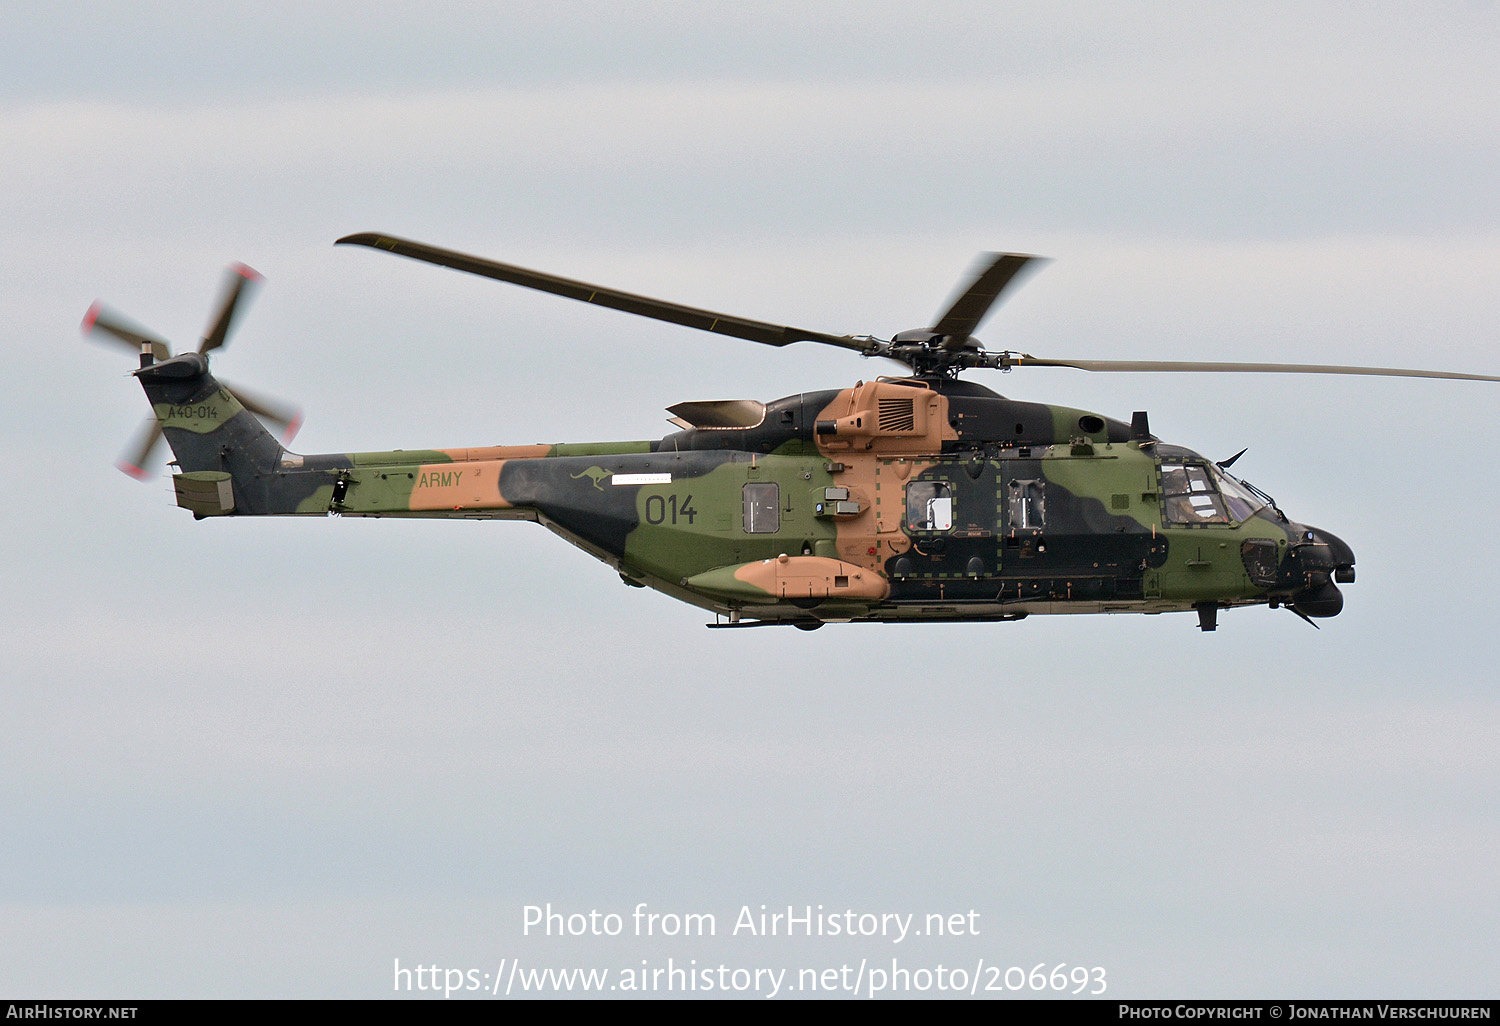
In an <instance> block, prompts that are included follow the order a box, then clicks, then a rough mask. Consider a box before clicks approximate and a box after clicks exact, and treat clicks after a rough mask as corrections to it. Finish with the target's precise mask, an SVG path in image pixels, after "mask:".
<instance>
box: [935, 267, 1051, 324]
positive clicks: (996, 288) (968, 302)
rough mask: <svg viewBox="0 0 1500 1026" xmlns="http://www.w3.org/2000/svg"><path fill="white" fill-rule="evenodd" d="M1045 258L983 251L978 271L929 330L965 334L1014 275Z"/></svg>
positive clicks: (997, 298)
mask: <svg viewBox="0 0 1500 1026" xmlns="http://www.w3.org/2000/svg"><path fill="white" fill-rule="evenodd" d="M1044 262H1045V261H1044V260H1043V259H1042V258H1041V257H1034V256H1027V255H1026V254H1024V253H986V254H984V255H983V256H981V257H980V258H979V260H978V261H976V264H975V268H976V269H977V270H978V273H977V274H975V276H974V280H973V281H972V282H970V283H969V286H968V288H966V289H964V290H963V292H961V293H959V294H958V296H957V298H955V299H954V300H953V302H952V303H950V304H949V305H948V312H947V313H945V314H943V315H942V316H941V317H939V318H938V322H937V324H936V325H934V326H933V329H932V330H933V331H935V332H937V333H939V334H941V335H951V336H953V337H955V338H959V339H964V338H968V337H969V336H970V335H972V334H974V330H975V329H976V328H978V327H979V322H980V321H982V320H984V318H985V315H986V314H988V313H989V312H990V308H991V307H992V306H994V305H995V303H997V302H998V301H999V299H1000V296H1001V294H1002V293H1004V292H1005V290H1006V289H1007V288H1008V287H1009V286H1010V284H1011V283H1012V282H1013V281H1015V279H1016V276H1017V275H1019V274H1020V273H1021V271H1022V270H1023V269H1025V268H1026V266H1027V265H1028V264H1029V265H1031V266H1032V268H1033V269H1035V268H1037V267H1039V266H1041V264H1042V263H1044Z"/></svg>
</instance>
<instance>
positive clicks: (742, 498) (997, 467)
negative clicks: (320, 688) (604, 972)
mask: <svg viewBox="0 0 1500 1026" xmlns="http://www.w3.org/2000/svg"><path fill="white" fill-rule="evenodd" d="M194 361H196V362H194ZM139 376H140V378H141V380H142V383H143V385H144V386H145V388H146V391H147V393H148V395H149V396H150V398H151V401H152V403H153V405H154V407H155V409H156V412H157V416H158V419H159V421H160V423H161V425H162V428H163V431H164V433H165V435H166V437H167V439H168V441H169V442H170V443H171V444H172V447H173V450H174V452H175V453H176V455H177V463H178V465H179V467H180V468H181V470H182V471H183V472H182V473H180V474H178V475H177V476H176V478H175V481H176V491H177V496H178V503H179V505H182V506H184V507H186V508H188V509H191V510H192V511H193V512H194V513H195V514H196V515H198V516H200V517H204V516H218V515H278V514H279V515H287V514H292V515H297V514H300V515H326V514H338V515H343V516H365V517H444V518H458V519H502V520H531V521H535V522H537V523H541V524H543V525H545V526H546V527H548V528H549V529H551V530H553V531H554V532H556V533H557V534H559V535H561V536H562V537H564V538H566V539H567V540H568V541H570V542H572V543H573V544H575V545H577V546H579V547H580V548H582V549H584V550H585V551H587V552H589V553H591V554H592V555H594V556H596V557H598V558H599V559H601V560H603V561H605V562H606V563H608V564H609V565H610V566H611V567H613V568H614V569H615V570H617V571H618V572H619V574H620V576H621V578H622V579H623V580H624V581H625V583H627V584H631V585H640V586H646V587H651V588H655V589H657V590H659V591H662V592H664V593H666V594H669V595H671V596H673V597H675V598H678V599H681V600H683V601H685V602H689V603H692V604H694V605H697V606H700V607H702V608H704V609H708V610H711V611H713V612H715V613H716V614H719V617H720V618H721V619H722V621H723V622H722V623H721V624H720V625H721V626H748V625H751V624H762V623H782V624H792V625H795V626H800V627H804V628H810V627H815V626H819V625H821V624H822V623H825V622H848V621H882V622H921V621H927V622H933V621H972V620H1008V619H1018V618H1020V617H1023V616H1027V615H1030V614H1034V613H1092V612H1142V613H1159V612H1169V611H1177V610H1197V611H1198V613H1199V616H1200V625H1201V626H1203V627H1204V629H1212V628H1213V626H1214V624H1215V616H1216V611H1217V610H1219V609H1223V608H1229V607H1233V606H1242V605H1254V604H1269V605H1272V606H1273V607H1274V606H1277V605H1286V606H1289V607H1291V608H1292V609H1294V610H1295V611H1297V612H1299V613H1301V614H1302V615H1304V616H1315V617H1320V616H1332V615H1335V614H1336V613H1337V612H1338V611H1339V610H1340V609H1341V608H1342V597H1341V596H1340V594H1339V591H1338V588H1337V586H1336V584H1335V580H1338V581H1340V582H1342V581H1347V580H1352V579H1353V564H1354V556H1353V553H1352V551H1350V550H1349V547H1348V546H1347V545H1345V544H1344V543H1343V542H1342V541H1340V540H1339V539H1337V538H1335V537H1333V536H1332V535H1330V534H1328V533H1327V532H1323V531H1319V530H1315V529H1312V528H1308V527H1306V526H1304V525H1300V524H1295V523H1292V522H1291V521H1289V520H1287V519H1286V518H1285V517H1284V516H1283V515H1282V514H1281V513H1280V511H1279V510H1278V509H1276V507H1275V504H1274V503H1272V502H1270V501H1269V499H1268V498H1267V497H1265V496H1264V495H1263V494H1262V493H1259V492H1257V491H1255V490H1254V489H1252V488H1250V487H1248V486H1246V485H1244V484H1243V483H1242V482H1238V481H1236V480H1235V479H1234V478H1233V477H1231V476H1230V475H1229V474H1228V473H1227V472H1225V471H1224V470H1222V469H1221V468H1219V467H1218V466H1217V465H1215V464H1213V463H1212V462H1210V461H1208V460H1205V459H1204V458H1202V457H1201V456H1198V455H1197V454H1196V453H1194V452H1192V451H1190V450H1187V449H1183V448H1180V447H1177V446H1171V445H1167V444H1165V443H1163V442H1161V441H1160V440H1158V439H1156V438H1154V437H1153V436H1151V435H1150V433H1149V430H1148V429H1147V428H1146V427H1145V425H1144V418H1143V417H1142V418H1140V420H1139V421H1138V422H1137V423H1136V424H1134V425H1132V424H1126V423H1124V422H1122V421H1118V420H1112V419H1109V418H1105V417H1102V416H1099V415H1097V414H1093V413H1089V412H1087V411H1083V410H1076V409H1071V408H1068V407H1062V406H1054V405H1047V404H1041V403H1029V402H1020V401H1016V400H1011V399H1007V398H1004V397H1002V396H999V395H996V394H995V393H994V392H991V391H990V390H989V389H986V388H984V387H982V386H979V385H975V384H973V383H969V382H963V381H957V380H953V379H951V378H925V379H916V378H905V379H881V380H876V381H869V382H860V383H858V384H856V385H855V386H854V387H853V388H846V389H841V390H828V391H820V392H807V393H801V394H798V395H794V396H789V397H787V398H784V399H780V400H777V401H775V402H771V403H765V404H762V403H758V402H753V401H745V400H740V401H731V402H709V403H684V404H681V405H679V406H676V407H673V411H672V412H674V413H677V414H678V416H677V417H676V418H675V422H676V423H677V424H678V425H679V426H680V427H681V430H679V431H677V432H674V433H673V434H670V435H667V436H666V437H664V438H662V439H660V440H655V441H637V442H611V443H599V444H589V443H584V444H560V445H536V446H487V447H475V448H463V449H437V450H416V451H402V450H397V451H392V452H373V453H347V454H342V453H340V454H324V455H316V456H298V455H295V454H292V453H290V452H287V451H286V450H284V449H282V448H281V446H280V445H279V444H278V443H277V442H276V441H275V439H274V438H271V436H270V435H269V434H268V433H267V432H265V430H264V429H263V428H262V427H261V426H260V425H259V423H258V422H257V421H256V420H255V418H254V417H253V416H251V415H250V414H249V413H248V412H245V411H244V410H243V409H241V408H239V404H238V402H237V401H236V400H235V398H234V396H233V395H232V394H231V393H230V392H228V391H227V390H224V389H222V388H220V387H219V386H218V384H217V383H216V382H214V380H213V379H212V377H211V376H210V375H209V374H208V371H207V365H206V362H205V361H203V360H202V359H201V358H200V357H197V356H194V355H189V356H183V357H177V358H176V359H173V360H169V361H167V362H165V363H162V364H158V365H155V366H154V367H148V368H143V369H142V370H141V371H140V372H139Z"/></svg>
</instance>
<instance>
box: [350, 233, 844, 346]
mask: <svg viewBox="0 0 1500 1026" xmlns="http://www.w3.org/2000/svg"><path fill="white" fill-rule="evenodd" d="M335 245H353V246H369V247H371V248H372V249H383V250H388V251H389V252H391V253H395V254H397V255H398V256H404V257H410V258H411V259H413V260H425V261H426V262H427V263H430V264H440V265H441V266H443V267H451V268H453V269H454V270H457V271H467V272H468V273H469V274H477V275H480V276H481V277H485V278H494V279H496V280H497V281H506V282H510V283H511V284H512V285H524V286H525V287H526V288H529V289H537V290H539V291H541V292H550V293H552V294H553V295H555V296H564V297H566V298H568V299H576V300H578V301H579V302H582V303H594V304H596V305H598V306H605V307H609V308H610V309H611V310H622V311H624V312H625V313H632V314H638V315H640V316H642V317H651V318H654V319H656V320H658V321H666V322H667V323H669V324H681V325H683V326H684V327H688V328H697V329H698V330H699V331H711V332H713V333H714V334H716V335H730V336H733V337H734V338H743V339H748V340H749V341H751V342H762V343H764V344H766V345H768V346H785V345H790V344H791V343H793V342H822V343H823V344H825V345H830V346H838V347H840V348H842V349H853V350H855V351H857V352H866V351H868V350H869V348H870V343H869V341H867V340H863V339H857V338H853V337H851V336H849V335H828V334H824V333H823V332H820V331H807V330H806V329H803V328H792V327H786V326H784V325H780V324H768V323H766V322H765V321H753V320H748V319H746V318H743V317H732V316H730V315H729V314H722V313H717V312H715V311H713V310H701V309H698V308H697V307H692V306H683V305H681V304H679V303H668V302H666V301H665V300H661V299H652V298H651V297H649V296H638V295H635V294H634V293H630V292H621V291H620V290H618V289H610V288H604V287H603V286H600V285H590V284H589V283H588V282H583V281H575V280H573V279H571V278H560V277H558V276H557V275H555V274H546V273H544V272H542V271H531V270H528V269H526V268H524V267H516V266H515V265H513V264H502V263H500V262H498V261H495V260H486V259H484V258H482V257H476V256H469V255H468V254H465V253H456V252H454V251H453V250H450V249H439V248H438V247H436V246H428V245H426V244H424V243H421V242H411V241H409V240H407V239H398V238H395V237H393V236H390V235H380V234H377V233H375V232H360V233H358V234H356V235H346V236H344V237H343V238H342V239H339V240H338V242H336V243H335Z"/></svg>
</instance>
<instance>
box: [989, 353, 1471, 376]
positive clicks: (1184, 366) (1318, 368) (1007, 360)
mask: <svg viewBox="0 0 1500 1026" xmlns="http://www.w3.org/2000/svg"><path fill="white" fill-rule="evenodd" d="M996 355H997V356H1000V361H999V362H997V363H996V364H995V366H998V367H1074V368H1076V369H1078V370H1086V371H1117V372H1120V371H1146V372H1153V371H1163V372H1173V371H1193V372H1198V373H1212V374H1217V373H1229V374H1368V375H1375V376H1378V377H1386V378H1450V379H1454V380H1458V381H1500V377H1496V376H1493V375H1489V374H1460V373H1457V372H1454V371H1432V370H1409V369H1404V368H1400V367H1341V366H1335V365H1331V364H1321V363H1200V362H1197V361H1191V360H1046V359H1038V358H1037V357H1035V356H1026V355H1024V354H996Z"/></svg>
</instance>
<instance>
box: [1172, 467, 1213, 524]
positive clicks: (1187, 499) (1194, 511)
mask: <svg viewBox="0 0 1500 1026" xmlns="http://www.w3.org/2000/svg"><path fill="white" fill-rule="evenodd" d="M1161 494H1162V499H1163V501H1164V503H1165V505H1166V511H1167V522H1168V523H1171V524H1227V523H1229V513H1228V512H1227V511H1226V510H1225V508H1224V500H1223V499H1222V498H1220V497H1219V490H1218V489H1217V488H1215V487H1214V483H1213V479H1212V478H1210V477H1209V476H1208V468H1207V467H1205V466H1204V465H1202V464H1200V463H1163V464H1162V465H1161Z"/></svg>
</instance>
